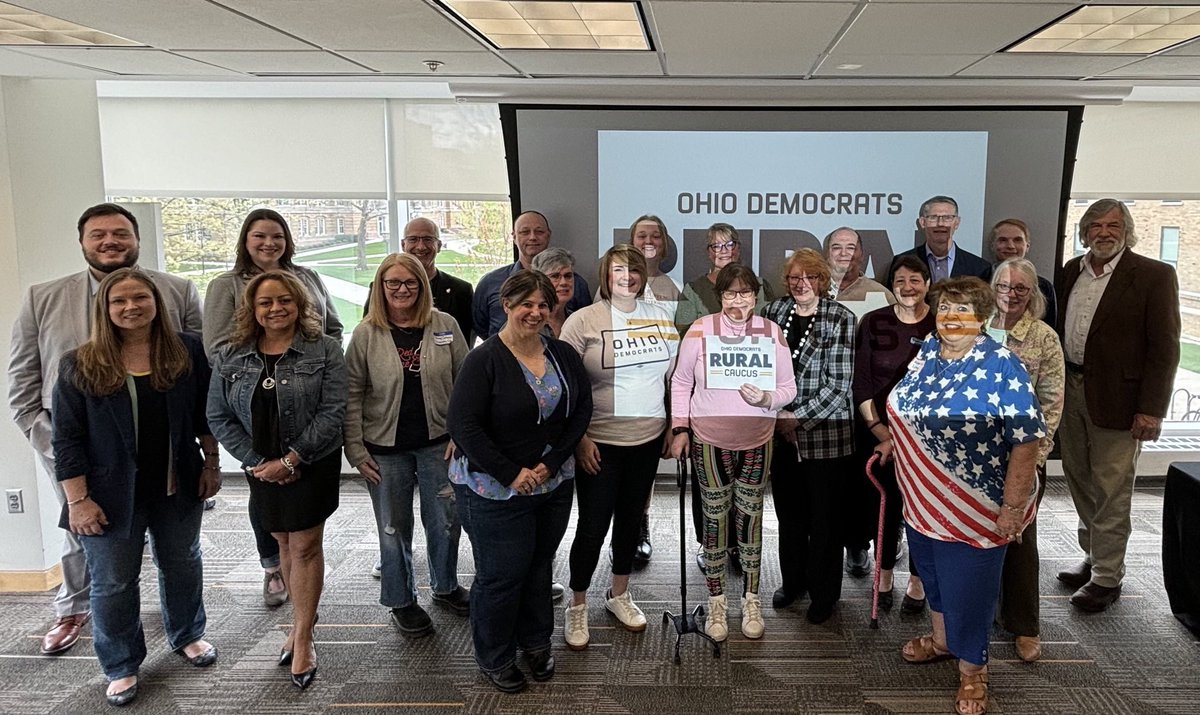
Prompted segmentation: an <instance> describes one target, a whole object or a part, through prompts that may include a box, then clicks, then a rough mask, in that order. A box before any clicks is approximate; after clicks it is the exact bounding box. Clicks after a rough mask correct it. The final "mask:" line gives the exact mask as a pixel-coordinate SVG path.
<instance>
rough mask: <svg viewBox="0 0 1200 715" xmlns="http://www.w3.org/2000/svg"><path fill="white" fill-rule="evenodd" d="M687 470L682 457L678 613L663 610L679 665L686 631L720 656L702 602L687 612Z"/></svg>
mask: <svg viewBox="0 0 1200 715" xmlns="http://www.w3.org/2000/svg"><path fill="white" fill-rule="evenodd" d="M687 470H688V460H687V458H686V457H684V458H683V459H680V460H679V467H678V469H677V470H676V476H675V481H676V483H677V484H678V486H679V598H680V603H679V615H678V616H676V615H673V614H672V613H671V612H670V611H664V612H663V623H666V622H667V621H670V622H671V623H674V624H675V634H676V635H675V664H676V665H679V643H680V642H681V641H682V640H683V636H684V635H685V634H687V633H695V634H696V635H698V636H700V637H701V638H703V639H704V640H706V641H708V643H709V645H711V646H712V647H713V657H714V658H720V657H721V644H720V643H717V642H716V641H714V640H713V639H712V638H710V637H709V635H708V634H707V633H705V632H704V626H703V624H704V604H703V603H701V604H699V605H697V606H696V609H695V610H694V611H692V612H691V613H688V612H687V515H686V510H685V509H684V506H685V497H686V495H687V484H688V471H687Z"/></svg>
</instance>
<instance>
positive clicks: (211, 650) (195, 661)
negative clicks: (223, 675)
mask: <svg viewBox="0 0 1200 715" xmlns="http://www.w3.org/2000/svg"><path fill="white" fill-rule="evenodd" d="M179 655H182V656H183V657H184V659H185V660H187V662H189V663H191V664H192V665H194V666H196V667H197V668H207V667H208V666H210V665H212V664H213V663H216V662H217V647H216V646H215V645H210V646H209V647H208V650H206V651H204V652H203V653H201V654H200V655H188V654H187V653H184V652H183V651H182V650H181V651H179Z"/></svg>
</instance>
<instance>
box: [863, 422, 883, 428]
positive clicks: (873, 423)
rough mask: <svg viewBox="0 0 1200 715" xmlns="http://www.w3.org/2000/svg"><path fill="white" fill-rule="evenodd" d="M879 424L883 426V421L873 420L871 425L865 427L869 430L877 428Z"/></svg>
mask: <svg viewBox="0 0 1200 715" xmlns="http://www.w3.org/2000/svg"><path fill="white" fill-rule="evenodd" d="M881 424H883V420H875V421H874V422H872V423H871V424H869V425H867V429H869V430H872V429H875V428H876V427H878V426H879V425H881Z"/></svg>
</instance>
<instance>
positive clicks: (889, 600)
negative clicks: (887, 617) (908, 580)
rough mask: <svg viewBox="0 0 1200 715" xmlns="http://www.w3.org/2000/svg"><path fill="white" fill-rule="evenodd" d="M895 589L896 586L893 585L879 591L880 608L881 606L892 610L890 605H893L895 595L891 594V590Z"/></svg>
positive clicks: (886, 609)
mask: <svg viewBox="0 0 1200 715" xmlns="http://www.w3.org/2000/svg"><path fill="white" fill-rule="evenodd" d="M895 590H896V587H895V586H893V587H892V588H889V589H888V590H886V591H880V592H879V607H880V608H882V609H883V610H885V611H890V610H892V606H894V605H895V604H896V600H895V596H894V595H893V591H895Z"/></svg>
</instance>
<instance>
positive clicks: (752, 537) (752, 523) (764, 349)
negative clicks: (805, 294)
mask: <svg viewBox="0 0 1200 715" xmlns="http://www.w3.org/2000/svg"><path fill="white" fill-rule="evenodd" d="M759 286H760V282H759V280H758V277H757V276H755V275H754V271H752V270H750V269H749V268H747V267H746V266H743V265H740V264H737V263H731V264H729V265H728V266H726V267H724V268H722V269H721V271H720V273H718V274H717V280H716V286H715V287H716V292H717V296H718V297H719V298H720V299H721V312H719V313H715V314H713V315H707V316H704V317H703V318H700V319H699V320H697V321H696V322H694V323H693V324H692V326H691V328H689V329H688V332H687V335H686V336H685V337H684V339H683V341H682V343H681V344H680V346H679V361H678V364H677V366H676V368H675V375H674V377H672V379H671V427H672V430H671V431H672V434H673V437H672V441H671V455H672V456H674V457H675V458H676V459H684V458H685V457H686V456H688V455H689V454H690V455H691V458H692V465H693V469H695V470H696V477H697V480H698V481H699V483H700V495H701V498H702V500H703V503H704V563H705V567H706V568H705V571H706V576H707V581H708V593H709V599H708V618H707V621H706V622H705V631H706V632H707V633H708V635H709V636H710V637H711V638H712V639H713V640H717V641H723V640H725V637H726V636H727V635H728V633H729V629H728V626H727V625H726V615H725V614H726V610H727V605H726V598H725V563H726V559H727V556H726V551H725V548H724V545H725V543H726V533H725V532H726V529H728V528H729V524H728V518H727V516H726V515H727V514H728V513H729V509H730V502H731V501H732V502H733V504H734V516H735V522H734V524H733V529H734V531H735V533H736V536H737V543H738V550H739V551H740V552H741V559H742V569H743V572H744V574H745V588H744V591H743V593H744V595H743V596H742V634H743V635H745V636H746V637H747V638H761V637H762V634H763V620H762V607H761V605H760V604H759V599H758V574H759V564H760V562H761V559H762V513H763V493H764V490H765V489H766V485H767V474H768V473H769V470H770V467H771V437H772V435H773V434H774V431H775V413H776V412H778V411H779V410H780V409H782V408H784V407H785V406H787V405H788V404H789V403H791V402H792V400H794V399H795V398H796V382H795V377H794V375H793V372H792V360H791V355H789V354H788V347H787V343H786V341H785V340H784V337H783V334H782V332H780V329H779V326H778V325H776V324H775V323H774V322H772V321H770V320H767V319H766V318H763V317H761V316H757V315H754V297H755V295H756V294H757V293H758V289H759Z"/></svg>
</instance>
